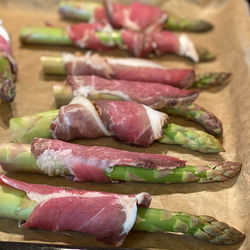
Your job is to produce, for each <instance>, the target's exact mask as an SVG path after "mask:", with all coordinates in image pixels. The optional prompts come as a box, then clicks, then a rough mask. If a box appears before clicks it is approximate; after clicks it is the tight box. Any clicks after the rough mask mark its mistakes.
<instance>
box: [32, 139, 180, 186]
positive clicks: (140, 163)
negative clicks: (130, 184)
mask: <svg viewBox="0 0 250 250" xmlns="http://www.w3.org/2000/svg"><path fill="white" fill-rule="evenodd" d="M31 152H32V153H33V155H34V156H35V158H36V163H37V166H38V167H39V168H40V169H41V170H42V171H43V172H45V173H46V174H48V175H50V176H55V175H59V176H65V175H66V176H68V175H71V176H73V180H74V181H95V182H110V181H111V180H109V179H108V178H107V177H106V175H105V171H107V172H112V171H113V167H114V166H117V165H119V166H131V167H141V168H145V169H157V170H171V169H174V168H176V167H180V166H183V165H184V164H185V161H181V160H179V159H177V158H174V157H170V156H165V155H160V154H145V153H137V152H129V151H124V150H117V149H114V148H108V147H99V146H82V145H77V144H71V143H67V142H62V141H59V140H53V139H38V138H36V139H34V140H33V142H32V144H31Z"/></svg>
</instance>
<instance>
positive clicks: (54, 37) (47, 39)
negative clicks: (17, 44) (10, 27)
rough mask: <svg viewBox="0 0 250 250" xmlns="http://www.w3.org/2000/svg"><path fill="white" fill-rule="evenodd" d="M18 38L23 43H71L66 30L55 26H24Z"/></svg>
mask: <svg viewBox="0 0 250 250" xmlns="http://www.w3.org/2000/svg"><path fill="white" fill-rule="evenodd" d="M19 38H20V40H21V42H22V43H24V44H42V45H43V44H44V45H72V44H73V43H72V41H71V39H70V38H69V36H68V34H67V32H66V31H65V30H64V29H62V28H57V27H26V28H23V29H22V30H21V33H20V36H19Z"/></svg>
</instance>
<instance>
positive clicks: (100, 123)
mask: <svg viewBox="0 0 250 250" xmlns="http://www.w3.org/2000/svg"><path fill="white" fill-rule="evenodd" d="M167 119H168V116H167V114H165V113H161V112H159V111H155V110H153V109H151V108H149V107H147V106H144V105H141V104H138V103H135V102H124V101H96V102H94V103H91V102H90V101H89V100H88V99H86V98H84V97H82V96H76V97H74V98H73V100H72V101H71V104H69V105H66V106H63V107H61V108H60V110H59V114H58V116H57V117H56V118H55V119H54V120H53V121H52V123H51V126H50V132H51V133H52V137H53V138H54V139H59V140H63V141H70V140H73V139H77V138H97V137H100V136H113V137H114V138H115V139H117V140H122V141H125V142H126V143H129V144H133V145H138V146H143V147H144V146H149V145H150V144H152V142H153V141H154V140H157V139H159V138H161V137H162V133H163V131H162V128H163V126H164V125H165V123H166V122H167ZM87 128H89V129H87Z"/></svg>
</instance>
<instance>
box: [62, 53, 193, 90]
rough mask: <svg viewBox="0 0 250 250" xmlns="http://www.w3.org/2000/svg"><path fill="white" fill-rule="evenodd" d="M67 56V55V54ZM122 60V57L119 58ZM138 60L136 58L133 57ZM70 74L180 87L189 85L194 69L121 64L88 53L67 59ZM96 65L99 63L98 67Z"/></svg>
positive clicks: (66, 63)
mask: <svg viewBox="0 0 250 250" xmlns="http://www.w3.org/2000/svg"><path fill="white" fill-rule="evenodd" d="M65 58H67V55H66V56H65ZM119 60H120V59H119ZM133 60H136V59H133ZM65 65H66V70H67V74H69V75H93V74H94V75H98V76H100V77H105V78H109V79H110V78H114V79H121V80H128V81H140V82H155V83H161V84H167V85H173V86H175V87H179V88H187V87H189V86H190V85H191V84H192V83H193V81H194V79H195V73H194V70H193V69H166V68H163V67H148V66H147V67H145V66H140V62H138V64H137V65H138V66H133V65H128V64H121V62H119V61H118V62H117V61H115V60H110V59H108V58H105V57H102V56H99V55H98V54H93V55H91V54H87V55H85V56H75V57H73V56H72V57H70V59H66V60H65ZM95 65H98V67H96V66H95Z"/></svg>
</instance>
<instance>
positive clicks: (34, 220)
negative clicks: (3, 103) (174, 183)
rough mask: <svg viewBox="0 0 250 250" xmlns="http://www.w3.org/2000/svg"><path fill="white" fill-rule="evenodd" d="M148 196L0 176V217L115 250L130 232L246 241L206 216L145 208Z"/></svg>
mask: <svg viewBox="0 0 250 250" xmlns="http://www.w3.org/2000/svg"><path fill="white" fill-rule="evenodd" d="M150 202H151V196H150V194H149V193H140V194H136V195H121V194H113V193H101V192H95V191H84V190H74V189H66V188H61V187H55V186H48V185H39V184H29V183H25V182H21V181H17V180H14V179H11V178H8V177H6V176H4V175H1V176H0V216H1V217H5V218H10V219H14V220H19V221H21V222H22V224H21V226H22V227H23V228H39V229H43V230H53V231H55V230H58V231H59V230H60V231H62V230H63V231H65V230H71V231H78V232H82V233H87V234H90V235H92V236H94V237H95V238H96V239H97V240H100V241H102V242H104V243H106V244H114V245H116V246H119V245H121V244H122V243H123V241H124V240H125V238H126V236H127V234H128V233H129V232H130V230H131V229H133V230H138V231H148V232H179V233H183V234H191V235H193V236H194V237H196V238H198V239H202V240H207V241H209V242H211V243H216V244H227V245H229V244H235V243H238V242H241V241H243V240H244V238H245V235H244V234H242V233H241V232H239V231H238V230H236V229H235V228H233V227H231V226H229V225H227V224H226V223H223V222H219V221H217V220H216V219H214V218H212V217H209V216H195V215H191V214H185V213H183V212H170V211H167V210H162V209H154V208H149V205H150Z"/></svg>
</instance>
